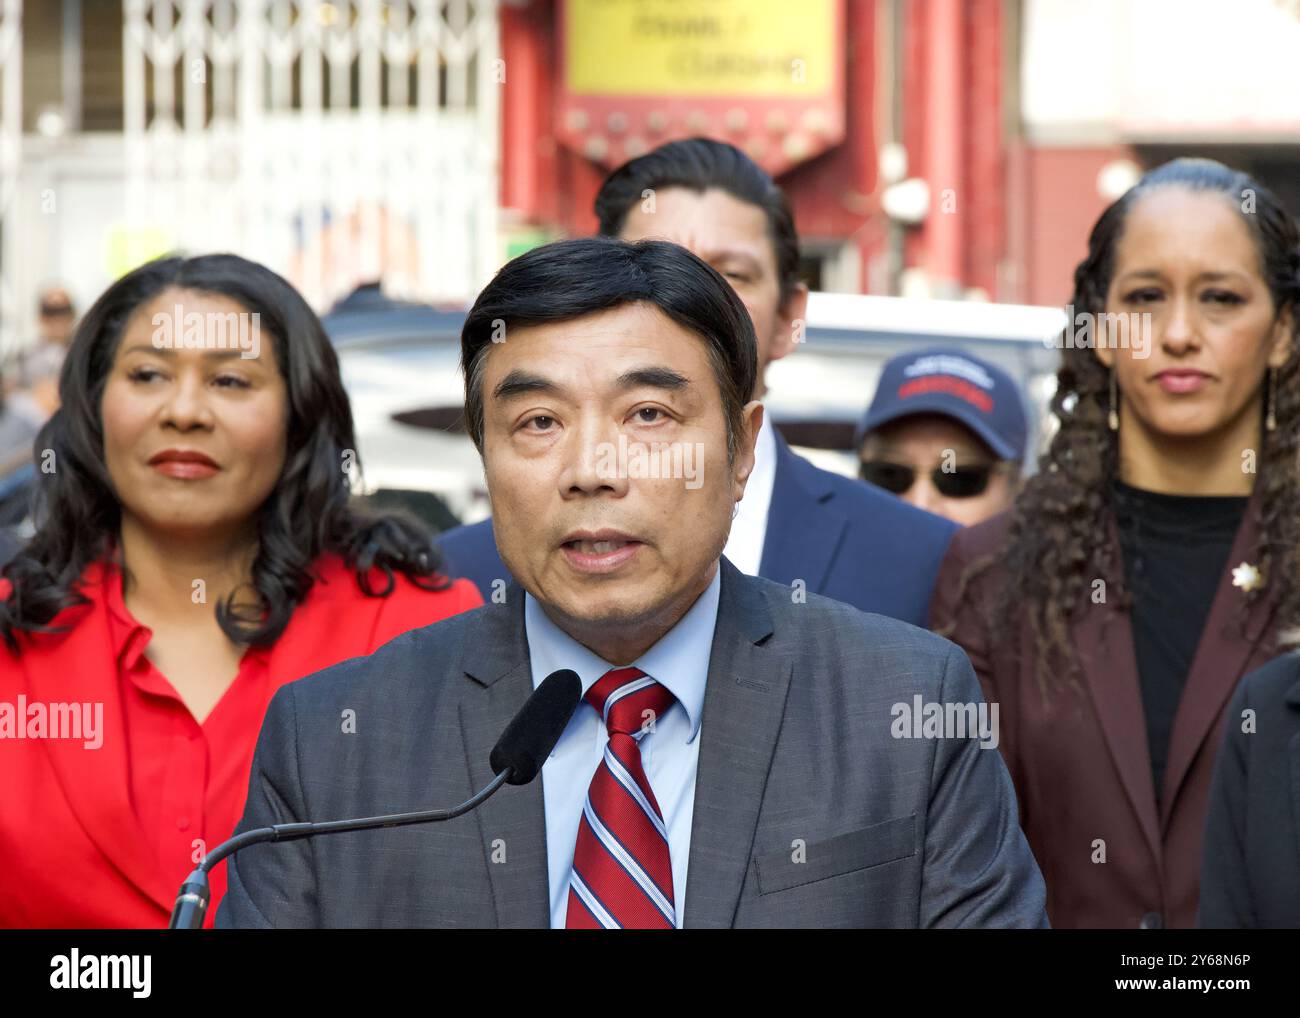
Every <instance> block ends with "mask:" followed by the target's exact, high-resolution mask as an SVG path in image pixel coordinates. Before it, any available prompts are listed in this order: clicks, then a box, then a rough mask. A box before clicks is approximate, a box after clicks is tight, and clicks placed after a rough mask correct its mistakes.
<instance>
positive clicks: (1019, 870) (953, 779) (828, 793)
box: [217, 559, 1045, 927]
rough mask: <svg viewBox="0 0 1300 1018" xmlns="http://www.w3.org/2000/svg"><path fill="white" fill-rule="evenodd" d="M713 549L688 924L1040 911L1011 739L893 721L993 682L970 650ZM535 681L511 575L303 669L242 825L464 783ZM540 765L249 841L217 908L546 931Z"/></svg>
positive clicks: (277, 719)
mask: <svg viewBox="0 0 1300 1018" xmlns="http://www.w3.org/2000/svg"><path fill="white" fill-rule="evenodd" d="M721 568H722V570H723V573H722V589H721V595H720V602H719V608H718V619H717V627H716V630H715V633H714V639H713V646H712V651H711V656H710V661H709V672H708V679H707V687H706V693H705V699H704V711H703V718H702V722H701V731H700V736H699V738H700V739H702V740H703V741H702V742H701V744H700V756H699V767H698V773H697V779H696V789H695V808H694V812H693V814H692V819H693V824H694V827H693V830H692V835H691V848H690V863H689V871H688V873H687V888H686V901H685V908H686V912H685V924H686V925H687V926H690V927H728V926H744V927H761V926H767V927H770V926H887V927H915V926H922V927H924V926H1040V925H1043V924H1044V922H1045V918H1044V912H1043V902H1044V891H1043V885H1042V879H1041V877H1040V876H1039V873H1038V869H1037V867H1036V866H1035V865H1034V860H1033V857H1032V856H1031V855H1030V853H1029V849H1028V846H1027V845H1026V844H1025V840H1024V836H1023V834H1022V833H1021V831H1020V827H1019V826H1018V825H1017V823H1016V804H1015V797H1014V793H1013V791H1012V787H1011V781H1010V779H1009V778H1008V776H1007V772H1006V768H1005V766H1004V765H1003V763H1002V759H1001V757H1000V756H999V755H998V753H997V752H995V751H993V750H992V749H981V748H980V745H979V742H978V741H974V740H970V739H955V738H954V739H929V740H926V739H920V738H916V739H901V738H900V739H895V738H893V737H891V734H890V733H891V725H892V723H893V720H894V719H893V714H892V711H891V705H893V704H896V703H900V702H901V703H908V704H910V703H911V702H912V698H913V696H917V695H919V696H921V697H922V698H923V700H924V701H925V702H938V703H944V702H975V701H978V700H979V684H978V683H977V682H976V680H975V675H974V673H973V672H972V671H971V668H970V664H969V662H968V661H967V660H966V657H965V655H964V654H962V653H961V651H960V650H958V649H957V648H956V647H954V646H953V645H952V644H950V643H948V642H947V641H946V640H942V639H940V638H938V637H936V636H934V635H933V634H931V633H927V632H924V631H923V630H919V629H916V628H914V627H912V626H909V625H905V624H902V623H899V622H896V621H893V620H891V619H885V618H881V617H879V616H874V615H865V614H863V613H861V612H858V611H856V610H854V609H853V608H850V607H848V606H846V605H842V604H840V603H838V602H835V601H830V600H827V599H825V598H820V597H816V596H812V597H809V598H808V600H807V602H806V603H792V600H791V596H790V591H789V590H788V589H787V588H785V587H782V586H779V585H777V584H774V583H770V582H768V581H766V580H761V579H756V578H754V577H748V576H745V575H743V574H742V573H740V572H739V571H738V570H737V569H736V568H735V567H734V566H732V565H731V564H730V563H729V562H727V561H726V560H725V559H723V560H722V565H721ZM531 692H532V679H531V673H530V669H529V662H528V647H527V644H526V640H525V631H524V624H523V595H522V591H521V590H520V588H519V587H518V586H517V585H512V586H511V587H510V588H509V592H508V595H507V598H506V601H505V603H503V604H489V605H487V606H485V607H484V608H482V609H476V610H474V611H471V612H468V613H465V614H463V615H459V616H457V617H455V618H453V619H450V620H447V621H445V622H442V623H439V624H436V625H433V626H429V627H427V628H424V629H419V630H414V631H412V632H410V633H408V634H406V635H404V636H402V637H399V638H398V639H396V640H394V641H393V642H391V643H389V644H388V645H387V646H385V647H384V648H382V649H381V650H380V651H378V652H377V653H375V654H374V655H372V656H371V657H368V658H358V659H356V660H353V661H349V662H345V663H344V664H341V665H338V666H336V667H334V668H330V669H328V670H326V671H324V672H321V673H319V674H317V675H314V676H311V677H309V678H306V679H303V680H301V681H299V682H296V683H293V684H291V685H290V686H289V687H287V688H286V689H284V690H282V691H281V692H280V693H279V694H278V695H277V696H276V698H275V699H274V700H273V701H272V703H271V706H270V709H269V710H268V712H267V716H266V722H265V725H264V727H263V730H262V735H261V740H260V742H259V744H258V748H257V755H256V758H255V760H254V764H253V770H252V775H251V780H250V785H249V797H248V811H247V813H246V815H245V816H244V819H243V822H242V824H241V829H248V828H250V827H259V826H262V825H266V824H271V823H279V822H287V821H296V820H303V819H307V818H311V819H337V818H342V817H351V816H369V815H374V814H378V813H386V812H390V811H400V810H412V809H422V808H426V807H433V806H436V805H440V804H447V805H451V804H454V803H458V802H462V801H463V800H465V799H467V798H468V797H469V796H470V794H471V792H472V791H473V790H475V789H477V788H480V787H481V786H483V785H485V784H487V782H488V781H489V780H491V777H492V774H491V771H490V768H489V765H488V756H489V752H490V750H491V748H492V746H493V744H494V743H495V741H496V739H497V737H498V735H499V734H500V732H501V730H502V729H503V728H504V727H505V725H506V724H507V723H508V722H509V721H510V719H511V717H512V716H513V715H514V714H515V712H516V711H517V710H518V709H519V707H520V706H521V705H522V704H523V702H524V700H525V699H527V697H528V696H529V695H530V694H531ZM345 711H353V712H354V714H353V715H352V717H354V718H355V726H356V731H355V733H354V734H343V733H342V732H341V718H342V717H343V716H344V713H343V712H345ZM542 780H544V777H543V778H539V779H538V780H536V781H534V782H533V783H532V784H529V785H525V786H520V787H512V786H507V787H506V788H504V789H503V790H502V791H501V792H499V793H498V794H497V795H496V796H495V797H494V798H492V799H490V800H489V801H488V802H487V803H486V804H485V805H484V806H483V807H481V808H480V809H478V810H477V811H475V812H473V813H470V814H467V815H465V816H463V817H459V818H457V819H456V820H453V821H450V822H447V823H440V824H431V825H426V826H420V827H405V828H392V829H388V830H379V831H368V832H361V833H349V834H341V835H334V836H328V837H324V838H316V839H314V840H311V841H300V842H287V843H283V844H270V845H257V846H254V847H252V848H250V849H248V850H247V851H245V852H242V853H240V854H239V855H237V856H236V857H234V858H233V859H232V860H231V861H230V869H229V880H230V886H229V890H228V892H227V894H226V897H225V898H224V899H223V901H222V905H221V908H220V910H219V912H218V915H217V925H218V926H294V927H298V926H306V927H315V926H351V927H375V926H400V927H408V926H459V927H464V926H472V927H498V926H499V927H545V926H547V925H549V919H550V917H549V905H548V890H547V852H546V827H545V818H544V812H543V811H544V806H543V797H542V786H541V781H542ZM800 846H802V855H803V858H802V859H801V860H799V859H797V857H798V856H799V855H800V854H801V850H800ZM563 848H564V850H565V851H571V846H563Z"/></svg>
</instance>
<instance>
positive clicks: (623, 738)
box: [565, 668, 676, 930]
mask: <svg viewBox="0 0 1300 1018" xmlns="http://www.w3.org/2000/svg"><path fill="white" fill-rule="evenodd" d="M585 699H586V700H587V702H588V703H589V704H591V705H592V706H593V707H595V708H596V712H597V713H598V714H600V715H601V716H602V717H603V718H604V719H605V727H606V729H608V731H609V742H608V743H607V744H606V745H605V756H604V759H602V760H601V762H600V766H599V767H597V768H596V773H595V774H594V775H593V776H592V779H591V784H590V785H589V786H588V788H587V800H586V802H585V803H584V804H583V809H582V819H581V820H580V821H579V823H578V842H577V845H576V846H575V847H574V850H573V870H572V873H571V874H570V876H569V905H568V912H567V913H566V918H565V926H567V927H568V928H569V929H571V930H572V929H585V930H594V929H642V930H645V929H651V930H669V929H673V928H674V926H675V925H676V922H675V919H676V907H675V906H674V904H673V866H672V859H671V857H670V856H669V854H668V831H667V828H666V827H665V826H664V819H663V814H662V813H660V811H659V803H657V802H656V801H655V794H654V792H653V791H652V790H651V788H650V782H649V781H648V780H647V779H646V775H645V770H644V769H643V768H642V766H641V747H640V745H639V741H640V740H641V739H642V738H644V737H645V735H646V734H647V733H649V732H653V731H654V722H655V719H656V718H660V717H663V714H664V711H666V710H668V708H669V707H671V706H672V705H673V703H674V702H675V697H674V696H673V694H672V693H670V692H669V691H668V689H667V688H665V687H664V686H661V685H660V684H659V683H658V682H656V681H655V680H654V679H652V678H650V677H649V676H647V675H646V674H645V672H643V671H641V670H640V669H638V668H615V669H613V670H612V671H609V672H606V673H605V674H604V675H603V676H601V678H600V679H599V680H598V681H597V682H596V684H595V685H593V686H592V687H591V688H590V689H589V690H587V695H586V698H585Z"/></svg>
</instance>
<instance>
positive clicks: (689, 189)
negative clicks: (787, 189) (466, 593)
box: [438, 138, 955, 625]
mask: <svg viewBox="0 0 1300 1018" xmlns="http://www.w3.org/2000/svg"><path fill="white" fill-rule="evenodd" d="M595 211H596V216H597V218H598V219H599V221H600V232H601V234H602V235H605V236H611V237H619V238H621V239H623V240H630V241H637V240H644V239H647V238H657V239H661V240H670V241H673V242H674V243H677V244H681V245H682V246H683V247H686V248H688V249H690V250H691V251H693V252H694V253H695V254H697V255H699V257H701V258H702V259H704V260H705V261H706V262H708V263H709V264H710V265H712V266H713V267H714V268H715V269H717V270H718V272H719V273H720V274H721V275H722V276H724V277H725V278H726V280H727V282H728V283H729V284H730V286H731V287H732V289H733V290H735V291H736V294H737V295H738V296H739V297H740V299H741V301H742V302H743V303H744V305H745V309H746V310H747V311H748V312H749V316H750V318H751V319H752V321H753V323H754V330H755V335H756V338H757V343H758V365H759V370H758V375H757V378H756V380H755V385H754V390H753V398H754V399H761V398H762V396H763V394H764V393H765V392H766V385H765V382H764V374H765V372H766V370H767V365H768V364H770V363H771V362H772V361H775V360H779V359H780V358H782V357H784V356H785V355H786V354H788V353H789V352H790V351H791V350H792V349H793V348H794V344H795V337H796V334H797V330H798V329H799V328H800V327H801V326H802V324H803V319H804V313H805V309H806V307H807V303H808V287H807V286H806V285H804V284H803V283H801V282H799V277H798V268H799V241H798V237H797V235H796V233H795V226H794V217H793V215H792V214H791V212H790V208H789V205H788V204H787V202H786V199H785V196H784V194H783V193H782V191H781V189H780V188H779V187H777V185H776V183H775V182H774V181H773V180H772V178H771V177H770V176H769V175H768V174H767V173H766V172H765V171H764V170H763V169H762V168H761V167H760V166H758V164H756V163H755V162H754V161H753V160H752V159H750V158H749V157H748V156H747V155H745V154H744V153H743V152H741V151H740V150H739V149H738V148H736V147H734V146H732V145H728V144H726V143H725V142H720V141H713V140H710V139H706V138H691V139H687V140H684V141H674V142H669V143H668V144H666V145H662V146H660V147H659V148H657V149H655V150H654V151H652V152H649V153H647V154H646V155H643V156H640V157H638V158H636V159H633V160H631V161H630V162H628V163H626V164H624V165H623V166H622V167H620V168H619V169H617V170H615V171H614V172H613V173H612V174H610V176H609V177H608V179H606V181H605V183H604V184H603V185H602V187H601V189H600V192H599V194H598V195H597V196H596V209H595ZM755 457H756V460H755V467H754V473H753V476H752V477H751V478H750V480H749V484H748V486H747V488H746V492H745V500H744V501H743V502H742V503H740V505H739V507H738V512H737V515H736V519H735V522H734V525H733V527H732V530H731V535H730V537H729V538H728V541H727V547H726V556H727V558H729V559H730V560H731V561H732V562H733V563H734V564H735V565H736V566H737V567H738V568H739V569H740V570H741V571H742V572H746V573H750V574H751V575H758V576H765V577H767V578H768V579H769V580H775V581H776V582H777V583H783V584H786V585H787V586H791V585H799V586H801V587H802V589H805V590H807V591H808V592H810V593H817V594H823V595H825V596H826V597H832V598H834V599H835V600H837V601H844V602H845V603H846V604H851V605H853V606H854V607H856V608H860V609H862V610H863V611H870V612H879V613H881V614H883V615H890V616H893V617H894V618H898V619H902V620H904V621H905V622H911V623H913V624H915V625H925V623H926V613H927V611H928V609H929V599H930V595H931V591H932V589H933V586H934V579H935V576H936V575H937V574H938V570H939V564H940V563H941V562H942V560H943V554H944V549H945V548H946V547H947V546H948V541H949V539H950V538H951V536H952V534H953V531H954V529H955V528H954V527H953V526H952V524H951V523H949V522H947V521H945V520H943V519H941V518H939V517H937V516H935V515H932V514H930V513H927V512H923V511H921V510H919V509H916V508H914V507H912V506H909V505H908V504H907V503H906V502H904V501H903V500H902V499H899V498H895V497H894V496H893V495H889V494H886V493H885V492H883V491H881V490H880V489H879V488H876V487H874V486H871V485H867V484H863V483H862V482H860V481H857V480H853V479H851V478H847V477H842V476H840V475H839V474H834V473H831V472H830V471H827V470H821V469H819V468H817V467H815V466H813V465H812V464H811V463H809V462H808V461H807V460H806V459H804V458H803V457H801V456H797V455H795V453H794V452H793V451H792V450H791V449H790V447H789V445H787V444H786V442H785V439H783V438H782V437H781V435H780V434H779V433H778V432H777V430H776V428H775V427H773V425H772V423H771V422H770V421H768V420H767V419H766V418H764V420H763V422H762V424H761V425H760V427H759V435H758V441H757V443H756V445H755ZM438 543H439V546H440V548H441V549H442V552H443V556H444V558H445V560H446V562H447V564H448V568H449V569H450V571H451V572H452V574H453V575H456V576H464V577H466V578H468V579H470V580H472V581H473V582H474V583H475V585H476V586H478V588H479V590H480V592H481V593H482V594H483V599H484V600H485V601H491V600H492V598H493V595H494V594H496V595H497V596H500V594H501V592H502V591H503V590H504V588H505V585H506V584H507V583H508V582H509V579H510V576H509V573H508V572H507V570H506V568H505V566H504V565H503V564H502V562H501V558H500V556H499V555H498V552H497V546H496V541H495V539H494V537H493V534H492V521H491V520H490V519H488V520H484V521H482V522H480V523H475V524H471V525H470V526H465V527H458V528H456V529H455V530H451V531H449V532H447V533H446V534H444V535H442V536H441V537H440V538H439V539H438Z"/></svg>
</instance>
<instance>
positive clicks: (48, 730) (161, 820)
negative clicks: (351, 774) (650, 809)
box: [0, 255, 481, 927]
mask: <svg viewBox="0 0 1300 1018" xmlns="http://www.w3.org/2000/svg"><path fill="white" fill-rule="evenodd" d="M59 394H60V399H61V403H62V406H61V408H60V409H59V411H58V412H57V413H56V414H55V415H54V417H53V418H52V419H51V420H50V421H49V423H48V424H46V426H45V428H44V429H43V430H42V432H41V434H40V436H39V437H38V439H37V441H36V447H35V449H36V463H37V467H38V469H39V470H40V471H41V485H40V490H39V493H38V496H37V504H36V507H35V518H36V520H37V521H38V529H37V531H36V534H35V536H34V537H32V539H31V540H30V541H29V542H28V544H27V545H26V547H25V548H23V549H22V551H20V552H19V553H18V554H17V555H16V556H15V557H14V558H13V559H12V560H11V561H10V562H9V563H8V564H7V565H6V566H5V567H4V570H3V576H4V580H3V590H0V597H3V600H0V636H2V637H3V640H4V645H5V646H4V650H2V651H0V774H2V775H3V782H2V783H0V874H2V876H0V926H3V927H15V926H18V927H36V926H42V927H86V926H91V927H148V926H154V927H157V926H163V925H165V924H166V922H167V918H168V915H169V913H170V911H171V906H172V902H173V900H174V897H175V894H176V891H177V889H178V888H179V886H180V884H181V882H182V880H183V879H184V877H185V875H186V874H187V873H188V872H189V871H190V870H191V869H192V868H193V867H194V864H195V863H196V862H197V861H198V860H199V859H200V858H201V857H202V855H203V853H204V852H205V851H206V850H208V849H209V848H211V847H213V846H215V845H216V844H217V843H219V842H220V841H222V840H224V839H225V838H227V837H228V836H229V835H230V834H231V832H232V831H233V830H234V828H235V825H236V823H237V822H238V820H239V817H240V815H241V813H242V811H243V805H244V798H245V795H246V792H247V785H248V772H249V767H250V764H251V761H252V755H253V748H254V745H255V743H256V739H257V735H258V731H259V729H260V727H261V722H262V716H263V714H264V712H265V709H266V706H267V703H268V702H269V701H270V699H271V696H272V695H273V694H274V693H275V691H276V690H277V689H278V688H279V687H280V686H282V685H284V684H285V683H287V682H292V681H293V680H294V679H297V678H300V677H301V676H304V675H307V674H309V673H311V672H314V671H317V670H319V669H322V668H327V667H329V666H330V665H332V664H334V663H336V662H338V661H342V660H345V659H347V658H351V657H356V656H359V655H364V654H369V653H371V652H372V651H374V650H375V649H376V648H378V647H379V646H380V645H381V644H383V643H385V642H386V641H388V640H390V639H392V638H394V637H396V636H398V635H399V634H401V633H404V632H406V631H408V630H410V629H413V628H416V627H419V626H425V625H429V624H431V623H433V622H436V621H438V620H439V619H442V618H445V617H446V616H448V615H452V614H455V613H457V612H460V611H464V610H466V609H469V608H472V607H474V606H476V605H478V604H480V603H481V599H480V598H479V596H478V593H477V591H476V590H475V589H474V587H473V586H472V585H471V584H469V583H468V582H467V581H463V580H461V581H457V582H455V583H452V582H450V581H448V580H447V579H445V578H444V577H443V576H442V575H441V574H440V572H439V570H438V562H437V559H436V553H435V552H434V551H433V549H432V546H431V544H430V542H429V539H428V537H427V535H425V534H424V533H422V532H421V531H420V529H419V528H418V527H417V526H415V525H414V524H412V523H409V522H406V521H404V520H402V519H400V518H397V517H387V516H376V517H367V516H363V515H361V514H360V513H359V512H358V511H357V510H356V509H355V508H354V507H353V506H352V505H351V504H350V502H349V483H348V473H349V471H350V469H351V468H352V467H353V466H354V465H355V460H356V456H355V452H354V450H355V447H356V443H355V440H354V438H353V429H352V415H351V410H350V409H349V406H348V400H347V396H346V394H345V393H344V391H343V387H342V384H341V382H340V378H339V371H338V362H337V359H336V358H335V355H334V351H333V349H332V347H331V346H330V343H329V340H328V338H327V337H326V335H325V333H324V330H323V329H322V327H321V324H320V321H319V320H318V319H317V317H316V316H315V314H314V313H313V312H312V311H311V309H310V308H309V307H308V306H307V305H306V303H305V302H304V301H303V300H302V298H301V297H300V296H299V295H298V293H297V292H296V291H295V290H294V289H293V288H292V287H291V286H290V285H289V284H288V283H287V282H285V281H284V280H283V279H281V278H280V277H279V276H277V275H276V274H275V273H273V272H271V271H270V270H268V269H266V268H263V267H262V266H260V265H257V264H255V263H253V262H249V261H246V260H244V259H242V258H237V257H235V256H233V255H209V256H204V257H199V258H192V259H182V258H166V259H161V260H159V261H155V262H151V263H149V264H147V265H145V266H142V267H141V268H139V269H137V270H136V271H134V272H132V273H130V274H129V275H127V276H125V277H123V278H122V279H121V280H119V281H118V282H116V283H115V284H113V286H111V287H110V288H109V289H108V290H107V291H106V292H105V293H104V295H103V296H102V297H100V299H99V300H98V301H97V302H96V304H95V305H94V307H92V308H91V309H90V310H89V312H88V313H87V314H86V317H85V319H84V320H83V321H82V323H81V325H80V327H79V328H78V331H77V334H76V337H75V338H74V340H73V343H72V347H71V349H70V351H69V354H68V357H67V359H66V361H65V364H64V368H63V373H62V376H61V378H60V381H59ZM364 723H365V721H364V719H349V718H346V717H345V718H340V731H341V732H346V731H347V726H348V725H350V724H352V725H356V724H364ZM224 870H225V866H224V864H222V865H221V866H219V867H218V868H217V870H216V871H215V872H214V873H213V879H212V889H213V898H214V901H213V905H214V907H213V908H211V909H210V910H209V913H208V914H209V917H211V916H213V915H215V914H216V909H215V904H216V898H217V897H218V896H220V895H221V894H222V893H223V892H224V889H225V873H224Z"/></svg>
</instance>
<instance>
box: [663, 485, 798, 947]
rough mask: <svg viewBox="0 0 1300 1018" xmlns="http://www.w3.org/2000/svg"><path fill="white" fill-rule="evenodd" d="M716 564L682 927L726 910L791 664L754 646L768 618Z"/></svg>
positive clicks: (723, 918)
mask: <svg viewBox="0 0 1300 1018" xmlns="http://www.w3.org/2000/svg"><path fill="white" fill-rule="evenodd" d="M779 483H780V482H779V481H778V484H779ZM721 569H722V571H723V572H722V590H721V593H720V597H719V603H718V621H717V627H716V629H715V631H714V634H713V645H712V647H711V649H710V654H709V676H708V680H707V685H706V687H705V693H704V713H703V717H702V721H701V726H700V738H701V742H700V759H699V768H698V772H697V775H696V779H695V810H694V814H693V819H692V830H691V852H690V868H689V872H688V873H687V878H686V917H685V925H686V926H688V927H692V928H694V927H728V926H731V925H732V922H733V920H734V918H735V914H736V907H737V904H738V902H739V900H740V892H741V887H742V886H743V884H744V880H745V874H746V872H747V870H748V869H749V859H750V855H751V852H752V847H753V841H754V829H755V826H756V825H757V823H758V813H759V807H760V806H761V804H762V799H763V788H764V786H765V784H766V782H767V774H768V769H769V767H770V766H771V762H772V753H773V750H774V749H775V747H776V738H777V734H778V732H779V730H780V727H781V718H782V716H783V715H784V712H785V700H786V693H787V691H788V690H789V686H790V674H791V671H792V667H793V666H792V663H791V662H790V661H789V660H788V659H786V658H781V657H776V656H774V654H773V652H772V651H770V650H767V649H765V648H763V647H761V646H759V644H760V643H761V642H762V641H763V640H764V639H765V638H766V637H767V636H769V635H770V634H771V633H772V631H773V628H772V619H771V615H770V613H769V611H768V608H767V605H766V604H765V603H764V601H763V597H762V595H761V594H760V593H759V592H758V591H757V590H756V589H755V584H754V581H753V580H751V579H749V578H748V577H746V576H744V575H743V574H742V573H740V571H739V570H737V569H736V568H735V566H733V565H732V564H731V563H730V562H728V561H727V560H726V559H725V558H724V559H723V560H722V563H721Z"/></svg>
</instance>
